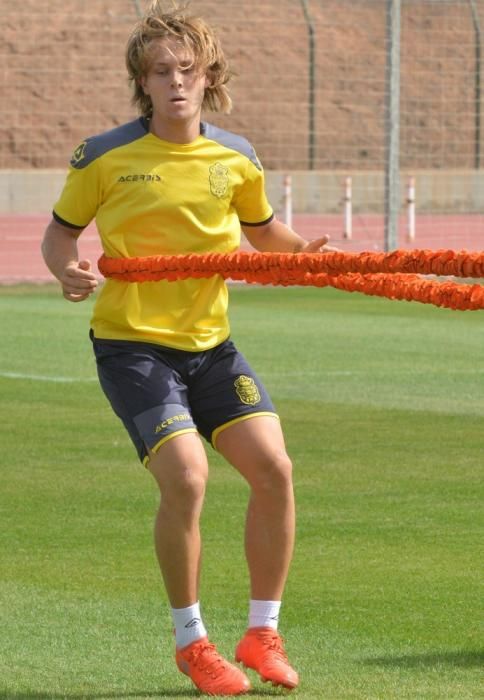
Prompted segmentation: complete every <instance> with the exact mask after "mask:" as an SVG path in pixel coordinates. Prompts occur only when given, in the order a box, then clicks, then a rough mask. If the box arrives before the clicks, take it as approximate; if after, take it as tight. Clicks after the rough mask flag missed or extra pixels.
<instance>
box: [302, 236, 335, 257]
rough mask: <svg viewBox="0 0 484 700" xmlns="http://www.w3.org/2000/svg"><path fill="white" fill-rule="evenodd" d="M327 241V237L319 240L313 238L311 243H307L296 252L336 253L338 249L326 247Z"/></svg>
mask: <svg viewBox="0 0 484 700" xmlns="http://www.w3.org/2000/svg"><path fill="white" fill-rule="evenodd" d="M328 241H329V236H322V237H321V238H315V239H314V240H312V241H307V242H306V244H305V245H303V246H302V247H301V249H300V250H298V251H297V252H298V253H338V252H339V250H340V249H339V248H335V247H334V246H330V245H327V243H328Z"/></svg>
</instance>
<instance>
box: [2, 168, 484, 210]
mask: <svg viewBox="0 0 484 700" xmlns="http://www.w3.org/2000/svg"><path fill="white" fill-rule="evenodd" d="M285 174H286V173H285V172H279V171H266V184H267V192H268V196H269V199H270V201H271V203H272V205H273V207H274V209H275V210H276V211H281V210H282V208H283V196H284V186H283V182H284V176H285ZM289 174H290V175H291V178H292V200H293V209H294V211H295V212H298V213H308V214H311V213H314V214H316V213H317V214H334V213H338V212H341V211H342V207H343V194H344V180H345V177H346V176H348V175H350V176H351V177H352V205H353V212H354V213H355V214H357V213H359V212H362V213H363V212H364V213H381V212H382V211H383V208H384V175H383V172H381V171H370V170H369V171H357V172H346V171H331V172H327V171H307V170H305V171H295V172H291V173H289ZM410 175H412V176H414V177H415V190H416V210H417V212H418V213H426V212H427V213H440V214H447V213H448V214H459V213H475V214H482V213H484V171H480V170H418V171H415V172H412V173H410V172H402V174H401V192H400V201H401V202H402V210H404V209H405V202H406V199H407V192H406V186H407V180H408V177H409V176H410ZM65 176H66V171H65V170H0V213H1V214H42V213H49V212H50V211H52V207H53V205H54V203H55V202H56V200H57V198H58V196H59V194H60V192H61V190H62V186H63V184H64V180H65Z"/></svg>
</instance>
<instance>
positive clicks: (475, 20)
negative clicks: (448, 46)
mask: <svg viewBox="0 0 484 700" xmlns="http://www.w3.org/2000/svg"><path fill="white" fill-rule="evenodd" d="M469 3H470V6H471V14H472V24H473V26H474V54H475V61H474V63H475V68H474V109H475V114H474V167H475V169H476V170H479V168H480V167H481V23H480V21H479V14H478V12H477V8H476V3H475V0H469Z"/></svg>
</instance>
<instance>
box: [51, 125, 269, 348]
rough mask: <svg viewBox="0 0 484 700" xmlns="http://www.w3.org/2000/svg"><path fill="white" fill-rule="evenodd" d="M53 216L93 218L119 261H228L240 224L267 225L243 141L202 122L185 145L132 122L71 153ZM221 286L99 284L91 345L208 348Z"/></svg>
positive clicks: (217, 333)
mask: <svg viewBox="0 0 484 700" xmlns="http://www.w3.org/2000/svg"><path fill="white" fill-rule="evenodd" d="M53 215H54V218H55V219H56V220H57V221H59V222H60V223H61V224H63V225H65V226H69V227H71V228H74V229H76V228H78V229H81V230H82V229H83V228H85V227H86V226H87V225H88V224H89V223H90V221H91V220H92V219H94V218H95V220H96V225H97V229H98V231H99V234H100V237H101V242H102V247H103V250H104V253H105V254H106V255H107V256H109V257H116V258H123V257H124V258H125V257H139V256H146V255H174V254H185V253H199V254H202V253H210V252H219V253H230V252H233V251H234V250H236V249H237V248H238V247H239V245H240V224H241V223H242V224H244V225H248V226H250V225H253V226H257V225H261V224H264V223H267V222H268V221H270V220H271V218H272V217H273V211H272V208H271V206H270V204H269V202H268V201H267V197H266V194H265V188H264V173H263V170H262V167H261V165H260V163H259V161H258V159H257V156H256V155H255V152H254V149H253V148H252V146H251V145H250V144H249V142H248V141H246V140H245V139H244V138H242V137H240V136H237V135H235V134H232V133H230V132H228V131H224V130H223V129H219V128H218V127H215V126H213V125H210V124H206V123H202V124H201V130H200V136H199V137H198V138H197V139H195V141H193V142H191V143H187V144H176V143H170V142H168V141H163V140H162V139H159V138H158V137H157V136H155V135H154V134H152V133H151V132H150V131H149V123H148V122H147V120H146V119H145V118H140V119H136V120H135V121H133V122H130V123H128V124H125V125H123V126H120V127H117V128H115V129H112V130H111V131H108V132H106V133H104V134H100V135H98V136H95V137H93V138H90V139H88V140H86V141H85V142H84V143H82V144H81V145H80V146H78V148H76V150H75V152H74V154H73V157H72V160H71V167H70V169H69V173H68V176H67V179H66V182H65V185H64V189H63V191H62V193H61V195H60V198H59V200H58V201H57V203H56V204H55V206H54V212H53ZM227 303H228V293H227V287H226V285H225V282H224V280H223V279H222V278H221V277H220V276H219V275H215V276H213V277H210V278H208V279H199V280H198V279H197V280H195V279H188V280H182V281H176V282H166V281H164V280H162V281H160V282H143V283H132V282H122V281H119V280H112V279H108V280H106V282H105V284H104V285H103V286H102V288H101V291H100V293H99V295H98V298H97V300H96V303H95V306H94V312H93V318H92V321H91V326H92V329H93V331H94V335H95V336H96V337H97V338H110V339H118V340H139V341H148V342H152V343H159V344H161V345H166V346H168V347H174V348H180V349H183V350H191V351H198V350H205V349H208V348H211V347H214V346H215V345H217V344H218V343H221V342H222V341H223V340H225V339H226V338H227V337H228V335H229V332H230V329H229V322H228V319H227Z"/></svg>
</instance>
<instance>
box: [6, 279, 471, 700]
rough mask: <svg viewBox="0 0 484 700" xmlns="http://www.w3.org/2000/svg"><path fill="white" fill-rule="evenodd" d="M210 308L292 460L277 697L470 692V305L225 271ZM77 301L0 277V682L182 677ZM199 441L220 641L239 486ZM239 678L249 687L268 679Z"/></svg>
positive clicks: (421, 698) (162, 693)
mask: <svg viewBox="0 0 484 700" xmlns="http://www.w3.org/2000/svg"><path fill="white" fill-rule="evenodd" d="M231 309H232V312H231V318H232V329H233V338H234V339H235V341H236V342H237V343H238V345H239V347H240V348H241V349H242V350H243V351H244V352H245V354H246V355H247V356H248V358H249V360H250V361H251V362H252V363H253V365H254V366H255V368H256V369H257V370H258V371H259V374H260V375H261V376H262V377H263V378H264V380H265V382H266V384H267V386H268V388H269V389H270V391H271V394H272V396H273V399H274V401H275V403H276V406H277V407H278V410H279V412H280V415H281V419H282V422H283V426H284V428H285V432H286V436H287V442H288V447H289V451H290V454H291V456H292V457H293V460H294V463H295V486H296V496H297V503H298V540H297V549H296V554H295V558H294V563H293V567H292V570H291V575H290V579H289V582H288V587H287V593H286V596H285V602H284V606H283V613H282V616H281V631H282V633H283V635H284V636H285V638H286V644H287V649H288V652H289V655H290V658H291V660H292V661H293V663H294V665H295V666H296V667H297V668H298V670H299V671H300V674H301V686H300V688H299V689H298V690H297V691H295V692H294V693H293V694H292V697H297V698H308V699H309V698H325V699H326V700H350V699H358V700H370V699H371V700H377V699H378V700H390V699H393V698H395V699H397V698H398V699H399V700H400V699H408V700H427V699H429V700H430V699H431V698H432V699H437V698H439V699H445V700H449V699H452V700H454V699H455V700H465V699H466V698H481V697H483V686H482V685H481V682H482V666H483V662H484V639H483V627H482V613H483V606H482V602H483V584H482V581H483V557H482V554H483V549H482V543H483V524H484V523H483V486H482V481H483V480H482V473H483V461H484V449H483V448H484V430H483V425H484V423H483V421H484V355H483V348H484V325H483V315H482V312H481V313H480V312H451V311H446V310H442V309H436V308H433V307H430V306H423V305H419V304H409V303H406V302H390V301H385V300H380V299H373V298H372V299H370V298H366V297H362V296H357V295H350V294H345V293H338V292H335V291H331V290H318V289H300V288H299V289H298V288H291V289H284V290H281V289H274V288H246V287H243V286H240V287H238V286H237V287H234V288H233V290H232V307H231ZM90 311H91V302H85V303H83V304H79V305H73V304H69V303H67V302H65V301H64V300H63V299H62V298H61V297H60V296H59V293H58V290H57V288H54V287H50V286H46V287H4V288H1V289H0V320H1V328H2V331H1V334H0V353H1V354H0V419H1V434H2V438H1V444H2V459H1V462H2V466H1V472H0V473H1V490H0V524H1V528H0V538H1V562H0V567H1V576H0V591H1V600H0V697H1V698H12V699H19V698H22V699H23V698H26V699H27V698H36V699H41V698H45V699H48V698H70V699H76V700H77V699H79V700H80V699H81V698H89V699H92V700H101V699H108V698H116V699H121V698H140V699H142V698H191V697H196V696H197V692H196V691H195V690H194V689H192V687H191V685H190V682H189V681H188V680H187V679H186V678H185V677H184V676H182V675H181V674H180V673H179V672H178V671H177V670H176V668H175V665H174V662H173V638H172V633H171V624H170V617H169V613H168V608H167V603H166V599H165V595H164V592H163V589H162V586H161V583H160V579H159V574H158V570H157V565H156V562H155V556H154V552H153V548H152V534H151V533H152V519H153V515H154V512H155V508H156V504H157V492H156V487H155V484H154V482H153V483H152V480H151V477H150V476H149V474H148V473H147V472H145V471H144V470H143V468H142V467H141V466H139V464H138V462H137V459H136V457H135V454H134V450H133V448H132V447H131V444H130V443H129V440H128V438H127V437H126V436H125V434H124V431H123V428H122V426H121V424H120V423H119V422H118V420H117V419H116V418H115V416H114V415H112V414H111V410H110V409H109V407H108V405H107V402H106V400H105V398H104V396H103V395H102V394H101V391H100V389H99V387H98V385H97V383H96V380H95V367H94V362H93V359H92V357H91V350H90V347H89V345H90V344H89V341H88V337H87V329H88V322H89V316H90ZM209 453H210V459H211V479H210V484H209V490H208V494H207V501H206V506H205V510H204V516H203V534H204V543H205V544H204V570H203V579H202V595H201V600H202V606H203V611H204V616H205V620H206V623H207V626H208V628H209V631H210V633H211V637H212V638H213V640H214V641H216V642H217V644H218V646H219V647H220V649H221V651H223V652H224V653H225V654H227V655H228V656H232V654H233V648H234V645H235V643H236V641H237V640H238V637H239V635H240V634H241V632H242V631H243V628H244V626H245V623H246V616H247V597H248V582H247V575H246V569H245V564H244V558H243V550H242V529H243V520H244V507H245V500H246V493H247V489H246V486H245V484H244V483H243V481H242V480H241V478H240V477H238V475H237V474H235V473H234V472H233V471H232V470H231V469H230V468H229V467H228V466H226V465H225V464H224V463H223V462H222V460H221V459H220V458H218V457H217V455H216V454H215V453H213V451H212V450H209ZM251 678H252V680H253V681H254V690H253V691H252V693H251V697H253V698H259V697H260V698H262V697H267V696H274V695H275V696H277V695H280V692H278V691H276V690H274V689H272V687H267V686H264V685H262V684H261V683H259V681H258V680H257V679H256V678H255V677H254V676H251Z"/></svg>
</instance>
